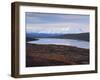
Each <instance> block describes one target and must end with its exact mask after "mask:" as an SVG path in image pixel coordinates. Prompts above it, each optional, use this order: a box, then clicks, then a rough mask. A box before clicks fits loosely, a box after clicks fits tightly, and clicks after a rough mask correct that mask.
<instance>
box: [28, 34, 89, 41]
mask: <svg viewBox="0 0 100 80" xmlns="http://www.w3.org/2000/svg"><path fill="white" fill-rule="evenodd" d="M36 38H60V39H75V40H84V41H89V33H78V34H44V33H28V34H26V40H27V41H30V40H32V39H33V40H37V39H36Z"/></svg>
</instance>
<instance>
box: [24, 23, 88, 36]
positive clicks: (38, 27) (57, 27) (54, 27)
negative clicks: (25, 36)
mask: <svg viewBox="0 0 100 80" xmlns="http://www.w3.org/2000/svg"><path fill="white" fill-rule="evenodd" d="M26 31H27V33H51V34H54V33H56V34H71V33H85V32H89V25H86V24H82V23H53V24H48V23H47V24H26Z"/></svg>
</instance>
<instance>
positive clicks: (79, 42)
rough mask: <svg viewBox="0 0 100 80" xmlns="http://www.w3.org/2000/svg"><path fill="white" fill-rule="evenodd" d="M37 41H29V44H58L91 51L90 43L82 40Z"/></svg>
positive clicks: (43, 39)
mask: <svg viewBox="0 0 100 80" xmlns="http://www.w3.org/2000/svg"><path fill="white" fill-rule="evenodd" d="M38 39H39V40H36V41H29V42H27V43H29V44H46V45H48V44H56V45H68V46H75V47H78V48H85V49H89V42H88V41H82V40H72V39H55V38H38Z"/></svg>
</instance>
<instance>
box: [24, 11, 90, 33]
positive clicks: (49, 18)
mask: <svg viewBox="0 0 100 80" xmlns="http://www.w3.org/2000/svg"><path fill="white" fill-rule="evenodd" d="M25 16H26V20H25V22H26V31H27V32H28V33H30V32H31V33H51V34H53V33H59V34H69V33H84V32H89V15H76V14H50V13H34V12H26V14H25Z"/></svg>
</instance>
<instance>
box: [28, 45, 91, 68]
mask: <svg viewBox="0 0 100 80" xmlns="http://www.w3.org/2000/svg"><path fill="white" fill-rule="evenodd" d="M78 64H89V49H82V48H77V47H72V46H64V45H52V44H51V45H37V44H28V43H27V44H26V67H34V66H57V65H78Z"/></svg>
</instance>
